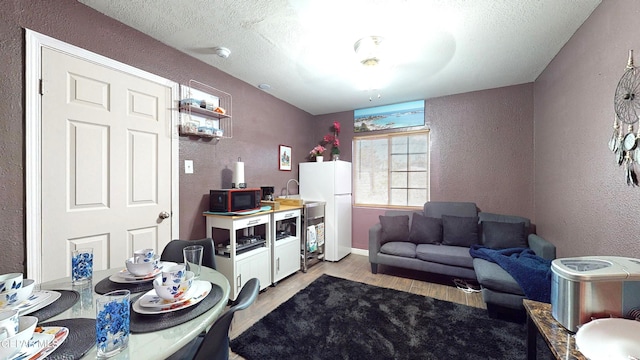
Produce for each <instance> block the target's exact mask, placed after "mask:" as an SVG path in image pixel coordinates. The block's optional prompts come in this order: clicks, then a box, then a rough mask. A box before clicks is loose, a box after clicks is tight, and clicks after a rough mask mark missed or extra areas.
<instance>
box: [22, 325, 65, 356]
mask: <svg viewBox="0 0 640 360" xmlns="http://www.w3.org/2000/svg"><path fill="white" fill-rule="evenodd" d="M67 336H69V329H68V328H66V327H61V326H45V327H41V326H38V327H36V330H35V332H34V333H33V337H31V340H29V345H27V346H23V347H22V349H21V350H20V352H18V353H17V354H15V355H14V356H12V357H10V358H9V360H27V359H29V360H40V359H46V358H47V356H49V355H50V354H51V353H52V352H54V351H55V350H56V349H57V348H58V347H59V346H60V345H62V343H63V342H64V341H65V340H66V339H67Z"/></svg>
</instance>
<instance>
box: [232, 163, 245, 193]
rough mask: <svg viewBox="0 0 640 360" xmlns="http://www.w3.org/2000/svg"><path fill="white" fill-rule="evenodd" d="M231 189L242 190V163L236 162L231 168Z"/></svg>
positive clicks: (243, 184) (243, 185)
mask: <svg viewBox="0 0 640 360" xmlns="http://www.w3.org/2000/svg"><path fill="white" fill-rule="evenodd" d="M233 187H235V188H244V187H246V184H245V183H244V162H241V161H238V162H237V163H236V164H235V166H234V168H233Z"/></svg>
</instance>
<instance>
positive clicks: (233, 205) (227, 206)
mask: <svg viewBox="0 0 640 360" xmlns="http://www.w3.org/2000/svg"><path fill="white" fill-rule="evenodd" d="M261 193H262V191H261V190H260V189H254V188H245V189H222V190H210V191H209V211H211V212H238V211H248V210H256V209H260V197H261Z"/></svg>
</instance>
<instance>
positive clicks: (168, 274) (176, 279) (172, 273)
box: [162, 264, 187, 285]
mask: <svg viewBox="0 0 640 360" xmlns="http://www.w3.org/2000/svg"><path fill="white" fill-rule="evenodd" d="M186 270H187V269H186V267H185V265H184V264H177V265H174V266H170V267H169V268H167V269H165V268H163V269H162V285H176V284H180V283H181V282H183V281H184V279H185V276H186V275H187V272H186Z"/></svg>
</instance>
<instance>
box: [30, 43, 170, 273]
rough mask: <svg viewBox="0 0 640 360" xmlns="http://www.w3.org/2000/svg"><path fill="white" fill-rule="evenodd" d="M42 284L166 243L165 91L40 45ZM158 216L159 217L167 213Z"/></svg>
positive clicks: (167, 141)
mask: <svg viewBox="0 0 640 360" xmlns="http://www.w3.org/2000/svg"><path fill="white" fill-rule="evenodd" d="M42 79H43V85H42V89H43V95H42V243H41V250H42V251H41V260H42V262H41V264H42V267H41V268H42V273H41V279H42V281H47V280H51V279H55V278H60V277H64V276H69V275H70V265H69V264H70V252H71V250H73V249H76V248H85V247H91V248H93V252H94V269H95V270H101V269H105V268H108V267H118V266H123V265H124V260H125V259H126V258H127V257H129V256H131V254H132V252H133V250H134V249H137V248H154V249H156V251H158V252H159V251H161V250H162V248H164V246H165V245H166V243H168V242H169V241H170V240H171V219H170V218H169V219H165V218H164V217H166V216H167V215H170V213H171V107H172V106H171V104H172V103H171V89H170V88H169V87H167V86H165V85H161V84H158V83H155V82H152V81H149V80H145V79H142V78H140V77H137V76H134V75H130V74H126V73H123V72H121V71H118V70H114V69H111V68H108V67H105V66H101V65H97V64H95V63H92V62H89V61H86V60H82V59H79V58H76V57H73V56H70V55H67V54H64V53H62V52H59V51H55V50H52V49H49V48H42ZM163 212H166V214H164V213H163Z"/></svg>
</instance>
